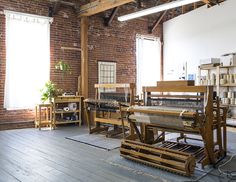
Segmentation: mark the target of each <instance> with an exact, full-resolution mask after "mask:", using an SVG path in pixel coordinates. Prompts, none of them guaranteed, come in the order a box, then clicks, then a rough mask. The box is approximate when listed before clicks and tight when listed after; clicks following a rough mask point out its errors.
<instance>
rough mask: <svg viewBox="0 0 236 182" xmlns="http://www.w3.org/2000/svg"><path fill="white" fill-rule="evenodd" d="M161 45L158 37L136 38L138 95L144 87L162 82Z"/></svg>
mask: <svg viewBox="0 0 236 182" xmlns="http://www.w3.org/2000/svg"><path fill="white" fill-rule="evenodd" d="M160 58H161V43H160V39H159V38H157V37H145V36H142V35H137V36H136V69H137V70H136V73H137V74H136V82H137V95H139V96H140V95H141V94H142V87H143V86H155V85H156V82H157V81H159V80H160Z"/></svg>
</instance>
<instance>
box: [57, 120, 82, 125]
mask: <svg viewBox="0 0 236 182" xmlns="http://www.w3.org/2000/svg"><path fill="white" fill-rule="evenodd" d="M72 123H81V121H80V120H76V121H71V120H62V121H55V124H72Z"/></svg>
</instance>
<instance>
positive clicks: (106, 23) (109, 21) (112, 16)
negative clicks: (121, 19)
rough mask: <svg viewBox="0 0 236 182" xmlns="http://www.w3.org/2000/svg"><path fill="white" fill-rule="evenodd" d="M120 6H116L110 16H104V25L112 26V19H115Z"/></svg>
mask: <svg viewBox="0 0 236 182" xmlns="http://www.w3.org/2000/svg"><path fill="white" fill-rule="evenodd" d="M118 9H119V7H116V8H114V9H113V10H112V13H111V15H110V16H109V17H108V18H104V25H105V26H110V25H111V23H112V21H113V20H114V18H115V16H116V14H117V12H118Z"/></svg>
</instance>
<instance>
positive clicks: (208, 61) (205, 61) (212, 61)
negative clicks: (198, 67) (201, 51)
mask: <svg viewBox="0 0 236 182" xmlns="http://www.w3.org/2000/svg"><path fill="white" fill-rule="evenodd" d="M200 64H220V58H208V59H201V60H200Z"/></svg>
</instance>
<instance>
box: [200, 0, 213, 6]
mask: <svg viewBox="0 0 236 182" xmlns="http://www.w3.org/2000/svg"><path fill="white" fill-rule="evenodd" d="M201 1H202V2H204V3H205V4H207V5H208V6H211V2H210V1H209V0H201Z"/></svg>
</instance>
